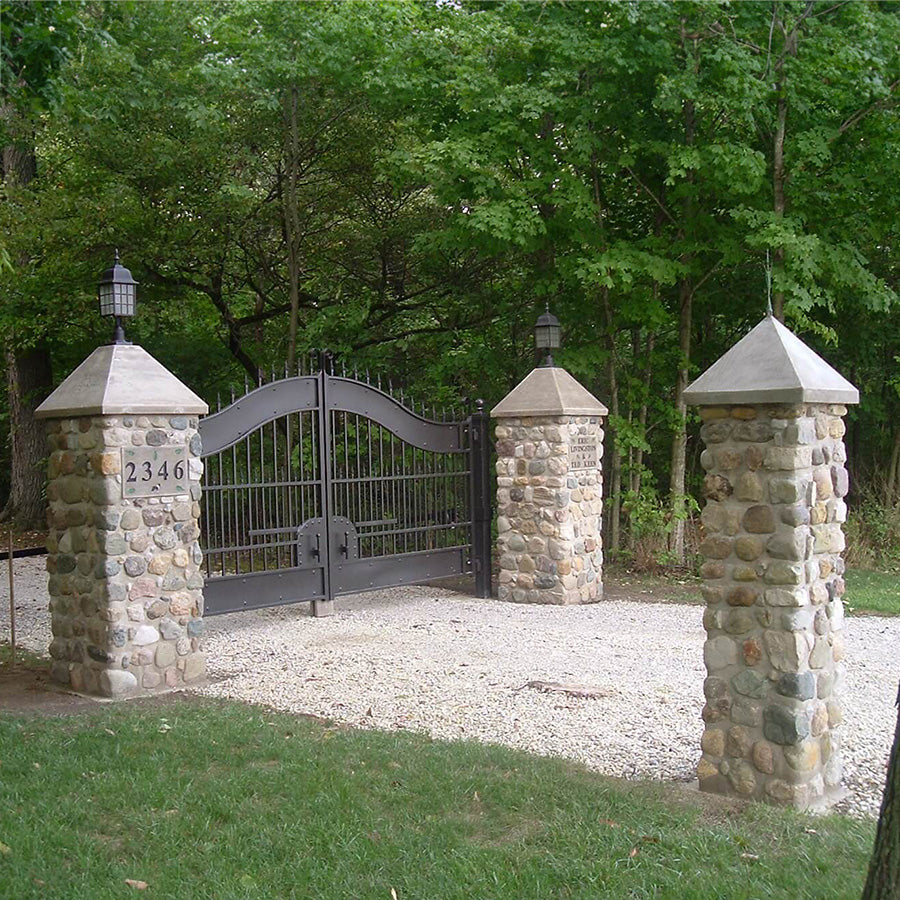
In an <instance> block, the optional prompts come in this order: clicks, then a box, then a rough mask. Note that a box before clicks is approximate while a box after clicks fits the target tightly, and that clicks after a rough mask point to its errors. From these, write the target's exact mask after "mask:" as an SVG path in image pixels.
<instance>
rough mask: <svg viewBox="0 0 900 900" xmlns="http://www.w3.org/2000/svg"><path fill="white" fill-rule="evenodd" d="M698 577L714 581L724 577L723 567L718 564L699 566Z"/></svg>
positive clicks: (711, 563) (708, 563)
mask: <svg viewBox="0 0 900 900" xmlns="http://www.w3.org/2000/svg"><path fill="white" fill-rule="evenodd" d="M700 577H701V578H705V579H709V580H714V579H716V578H724V577H725V566H724V565H723V564H722V563H720V562H705V563H703V565H702V566H700Z"/></svg>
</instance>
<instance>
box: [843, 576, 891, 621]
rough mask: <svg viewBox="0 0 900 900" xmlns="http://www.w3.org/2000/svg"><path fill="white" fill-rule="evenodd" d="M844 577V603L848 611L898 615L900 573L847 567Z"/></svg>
mask: <svg viewBox="0 0 900 900" xmlns="http://www.w3.org/2000/svg"><path fill="white" fill-rule="evenodd" d="M844 578H845V580H846V582H847V593H846V594H845V595H844V604H845V605H846V607H847V609H848V610H849V611H850V612H871V613H881V614H883V615H889V616H900V575H898V574H896V573H892V572H873V571H869V570H866V569H848V570H847V573H846V575H845V576H844Z"/></svg>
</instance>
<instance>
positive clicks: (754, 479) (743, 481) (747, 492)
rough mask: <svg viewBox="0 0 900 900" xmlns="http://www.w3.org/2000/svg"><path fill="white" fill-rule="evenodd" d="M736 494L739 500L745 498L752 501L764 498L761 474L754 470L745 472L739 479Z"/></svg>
mask: <svg viewBox="0 0 900 900" xmlns="http://www.w3.org/2000/svg"><path fill="white" fill-rule="evenodd" d="M734 495H735V497H736V498H737V499H738V500H745V501H749V502H751V503H754V502H758V501H759V500H762V498H763V484H762V481H761V480H760V477H759V475H757V474H755V473H754V472H744V474H743V475H741V477H740V478H738V480H737V484H736V485H735V491H734Z"/></svg>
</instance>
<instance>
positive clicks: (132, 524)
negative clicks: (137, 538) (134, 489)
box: [120, 507, 141, 531]
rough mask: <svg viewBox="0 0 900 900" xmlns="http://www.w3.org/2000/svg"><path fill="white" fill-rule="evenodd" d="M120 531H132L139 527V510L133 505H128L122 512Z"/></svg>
mask: <svg viewBox="0 0 900 900" xmlns="http://www.w3.org/2000/svg"><path fill="white" fill-rule="evenodd" d="M120 524H121V528H122V531H134V530H135V529H136V528H140V527H141V511H140V510H139V509H135V508H134V507H129V508H128V509H126V510H125V511H124V512H123V513H122V519H121V523H120Z"/></svg>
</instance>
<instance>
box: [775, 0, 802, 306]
mask: <svg viewBox="0 0 900 900" xmlns="http://www.w3.org/2000/svg"><path fill="white" fill-rule="evenodd" d="M772 16H773V28H778V29H779V30H780V31H781V33H782V35H783V36H784V50H783V52H782V53H781V55H780V56H779V57H778V59H777V60H776V62H775V76H776V77H775V92H776V107H775V137H774V140H773V142H772V209H773V211H774V213H775V218H776V220H777V221H778V222H780V221H781V220H782V219H783V218H784V213H785V210H786V209H787V199H786V196H785V185H786V183H787V175H786V174H785V171H784V138H785V133H786V131H787V96H786V93H785V83H784V82H785V76H784V62H785V59H786V58H787V57H788V56H796V55H797V30H796V29H794V30H793V31H791V32H790V33H788V30H787V26H786V25H785V22H784V19H783V17H782V16H781V15H780V3H779V0H775V2H774V4H773V9H772ZM773 255H774V257H775V271H776V272H778V273H781V272H783V271H784V247H776V248H775V252H774V254H773ZM772 314H773V315H774V316H775V318H776V319H778V321H779V322H783V321H784V291H775V292H774V293H773V294H772Z"/></svg>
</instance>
